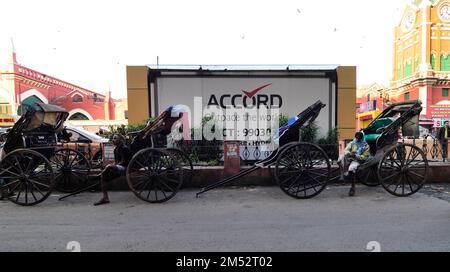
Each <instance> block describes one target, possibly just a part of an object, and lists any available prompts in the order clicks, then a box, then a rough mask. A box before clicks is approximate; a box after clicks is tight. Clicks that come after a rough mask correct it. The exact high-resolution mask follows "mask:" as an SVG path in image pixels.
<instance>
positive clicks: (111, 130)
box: [105, 117, 156, 138]
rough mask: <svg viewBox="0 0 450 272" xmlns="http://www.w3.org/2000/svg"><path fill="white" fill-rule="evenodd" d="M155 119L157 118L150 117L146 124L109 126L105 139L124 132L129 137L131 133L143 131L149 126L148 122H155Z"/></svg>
mask: <svg viewBox="0 0 450 272" xmlns="http://www.w3.org/2000/svg"><path fill="white" fill-rule="evenodd" d="M155 119H156V117H150V118H148V119H147V120H146V121H145V122H143V123H140V124H137V125H120V126H109V127H108V129H109V131H107V132H106V133H105V137H106V138H111V137H112V135H114V134H115V133H120V132H121V131H122V133H124V134H125V135H127V134H128V133H131V132H136V131H140V130H143V129H144V128H145V127H146V126H147V123H148V122H153V121H154V120H155Z"/></svg>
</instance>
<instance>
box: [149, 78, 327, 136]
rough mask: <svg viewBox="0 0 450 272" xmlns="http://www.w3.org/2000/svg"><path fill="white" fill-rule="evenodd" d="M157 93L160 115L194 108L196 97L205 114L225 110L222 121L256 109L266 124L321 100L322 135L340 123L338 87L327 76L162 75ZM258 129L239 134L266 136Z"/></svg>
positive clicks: (293, 113) (233, 120) (238, 117)
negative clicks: (180, 106)
mask: <svg viewBox="0 0 450 272" xmlns="http://www.w3.org/2000/svg"><path fill="white" fill-rule="evenodd" d="M154 91H155V93H156V94H157V95H156V97H157V99H156V101H155V102H156V103H155V105H154V107H155V108H156V109H157V110H158V112H161V111H163V110H164V109H166V108H167V107H169V106H170V105H173V104H184V105H186V106H188V107H189V108H191V109H194V104H195V99H194V98H197V101H198V100H199V99H200V98H201V106H202V108H203V114H205V113H206V112H208V109H213V108H214V109H219V110H222V111H223V114H222V116H221V117H220V118H221V120H222V121H227V122H229V121H231V122H239V121H242V120H246V119H248V118H249V113H255V110H256V111H257V113H256V115H258V116H256V118H258V120H262V121H264V120H267V119H270V118H272V119H274V118H278V115H279V114H282V115H285V116H288V117H292V116H295V115H297V114H298V113H300V112H301V111H303V110H304V109H305V108H307V107H308V106H310V105H312V104H313V103H314V102H316V101H317V100H321V101H322V102H323V103H325V104H326V105H327V106H326V107H325V108H324V109H322V111H321V113H320V115H319V117H318V118H317V119H316V120H317V123H318V125H319V130H320V134H321V135H325V134H326V133H327V131H328V130H329V129H331V128H332V127H334V126H335V121H336V108H335V106H334V105H336V90H335V84H334V83H332V82H331V81H330V79H329V78H325V77H311V78H308V77H256V76H255V77H251V76H249V77H243V76H239V77H230V76H227V77H223V76H222V77H220V76H218V77H214V76H206V77H202V76H183V77H176V76H171V77H164V76H161V77H158V78H157V79H156V83H155V87H154ZM266 109H267V110H268V111H266V112H265V111H264V110H266ZM277 112H278V113H277ZM236 113H237V114H236ZM246 115H247V118H246ZM264 115H266V117H264ZM250 116H251V115H250ZM193 117H194V118H195V116H193ZM197 117H198V116H197ZM252 117H255V116H252ZM245 129H247V130H246V131H245ZM258 129H259V128H258V127H250V128H248V127H247V128H242V129H241V130H240V131H236V132H235V133H241V134H245V133H247V134H248V132H249V130H251V132H252V133H262V132H261V131H258ZM228 136H230V135H228Z"/></svg>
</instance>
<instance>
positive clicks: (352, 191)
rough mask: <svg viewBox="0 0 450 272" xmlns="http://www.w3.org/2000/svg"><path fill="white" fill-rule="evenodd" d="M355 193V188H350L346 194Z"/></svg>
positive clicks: (351, 194) (352, 194)
mask: <svg viewBox="0 0 450 272" xmlns="http://www.w3.org/2000/svg"><path fill="white" fill-rule="evenodd" d="M354 195H355V188H350V191H349V192H348V196H354Z"/></svg>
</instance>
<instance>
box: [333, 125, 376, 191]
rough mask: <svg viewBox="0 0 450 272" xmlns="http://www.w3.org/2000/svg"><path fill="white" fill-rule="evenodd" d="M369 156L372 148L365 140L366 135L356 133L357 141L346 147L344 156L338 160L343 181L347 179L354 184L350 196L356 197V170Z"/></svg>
mask: <svg viewBox="0 0 450 272" xmlns="http://www.w3.org/2000/svg"><path fill="white" fill-rule="evenodd" d="M369 156H370V147H369V144H367V142H366V140H365V137H364V133H362V132H360V131H359V132H356V134H355V139H354V140H353V141H351V142H350V143H349V144H348V145H347V146H346V147H345V151H344V155H341V156H340V157H339V160H338V165H339V168H340V170H341V180H342V181H344V180H345V178H346V177H347V178H348V179H350V180H351V182H352V186H351V188H350V191H349V193H348V195H349V196H354V195H355V179H356V175H355V173H356V170H357V169H358V166H360V165H361V164H362V163H364V162H365V161H366V160H367V159H368V158H369Z"/></svg>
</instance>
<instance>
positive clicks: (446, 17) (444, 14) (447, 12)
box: [439, 3, 450, 21]
mask: <svg viewBox="0 0 450 272" xmlns="http://www.w3.org/2000/svg"><path fill="white" fill-rule="evenodd" d="M439 17H440V18H441V19H442V20H443V21H450V3H444V4H442V5H441V7H440V8H439Z"/></svg>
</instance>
